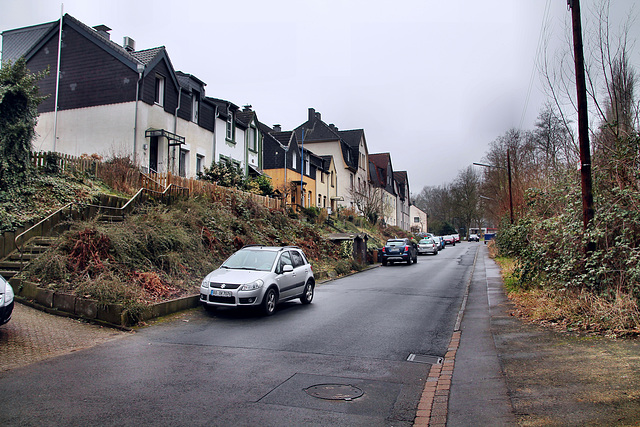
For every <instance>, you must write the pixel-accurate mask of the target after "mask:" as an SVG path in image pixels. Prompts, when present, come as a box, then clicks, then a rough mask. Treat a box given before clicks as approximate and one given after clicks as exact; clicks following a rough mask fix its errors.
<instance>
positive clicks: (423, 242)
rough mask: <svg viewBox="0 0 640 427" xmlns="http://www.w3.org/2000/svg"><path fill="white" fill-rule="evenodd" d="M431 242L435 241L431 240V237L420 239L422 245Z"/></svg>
mask: <svg viewBox="0 0 640 427" xmlns="http://www.w3.org/2000/svg"><path fill="white" fill-rule="evenodd" d="M431 243H433V240H431V239H422V240H420V243H419V244H421V245H429V244H431Z"/></svg>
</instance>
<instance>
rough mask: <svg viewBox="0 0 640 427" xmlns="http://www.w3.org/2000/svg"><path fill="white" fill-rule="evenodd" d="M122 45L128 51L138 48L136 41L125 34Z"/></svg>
mask: <svg viewBox="0 0 640 427" xmlns="http://www.w3.org/2000/svg"><path fill="white" fill-rule="evenodd" d="M122 47H124V49H125V50H126V51H127V52H133V51H135V50H136V41H135V40H134V39H132V38H131V37H127V36H125V37H124V41H123V42H122Z"/></svg>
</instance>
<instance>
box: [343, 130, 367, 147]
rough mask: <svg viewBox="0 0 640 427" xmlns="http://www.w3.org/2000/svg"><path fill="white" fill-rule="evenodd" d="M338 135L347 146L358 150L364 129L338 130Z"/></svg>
mask: <svg viewBox="0 0 640 427" xmlns="http://www.w3.org/2000/svg"><path fill="white" fill-rule="evenodd" d="M338 135H340V137H341V138H342V139H343V140H344V142H346V143H347V144H349V146H350V147H351V148H355V149H359V148H360V141H361V140H362V138H363V137H364V129H353V130H340V131H338Z"/></svg>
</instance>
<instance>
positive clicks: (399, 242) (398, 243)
mask: <svg viewBox="0 0 640 427" xmlns="http://www.w3.org/2000/svg"><path fill="white" fill-rule="evenodd" d="M404 245H406V242H405V241H404V240H388V241H387V246H404Z"/></svg>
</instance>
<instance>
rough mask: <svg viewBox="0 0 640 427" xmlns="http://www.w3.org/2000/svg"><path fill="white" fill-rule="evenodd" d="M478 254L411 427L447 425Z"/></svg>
mask: <svg viewBox="0 0 640 427" xmlns="http://www.w3.org/2000/svg"><path fill="white" fill-rule="evenodd" d="M478 252H479V251H478V250H476V254H475V256H474V258H473V266H472V269H471V274H470V275H469V280H468V281H467V286H466V289H465V293H464V297H463V299H462V304H461V306H460V311H459V312H458V317H457V319H456V324H455V326H454V330H453V335H452V336H451V341H449V346H448V347H447V354H446V355H445V356H444V359H443V362H442V365H431V369H430V370H429V376H428V377H427V381H426V383H425V385H424V389H423V390H422V397H421V398H420V403H418V411H417V412H416V418H415V419H414V421H413V425H414V426H415V427H436V426H437V427H445V426H446V425H447V416H448V413H449V392H450V391H451V378H453V368H454V366H455V362H456V353H457V351H458V347H459V346H460V338H461V337H462V331H461V330H460V324H461V323H462V317H463V316H464V311H465V309H466V308H467V299H468V298H469V288H470V287H471V280H472V279H473V273H474V272H475V269H476V261H477V260H478Z"/></svg>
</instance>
